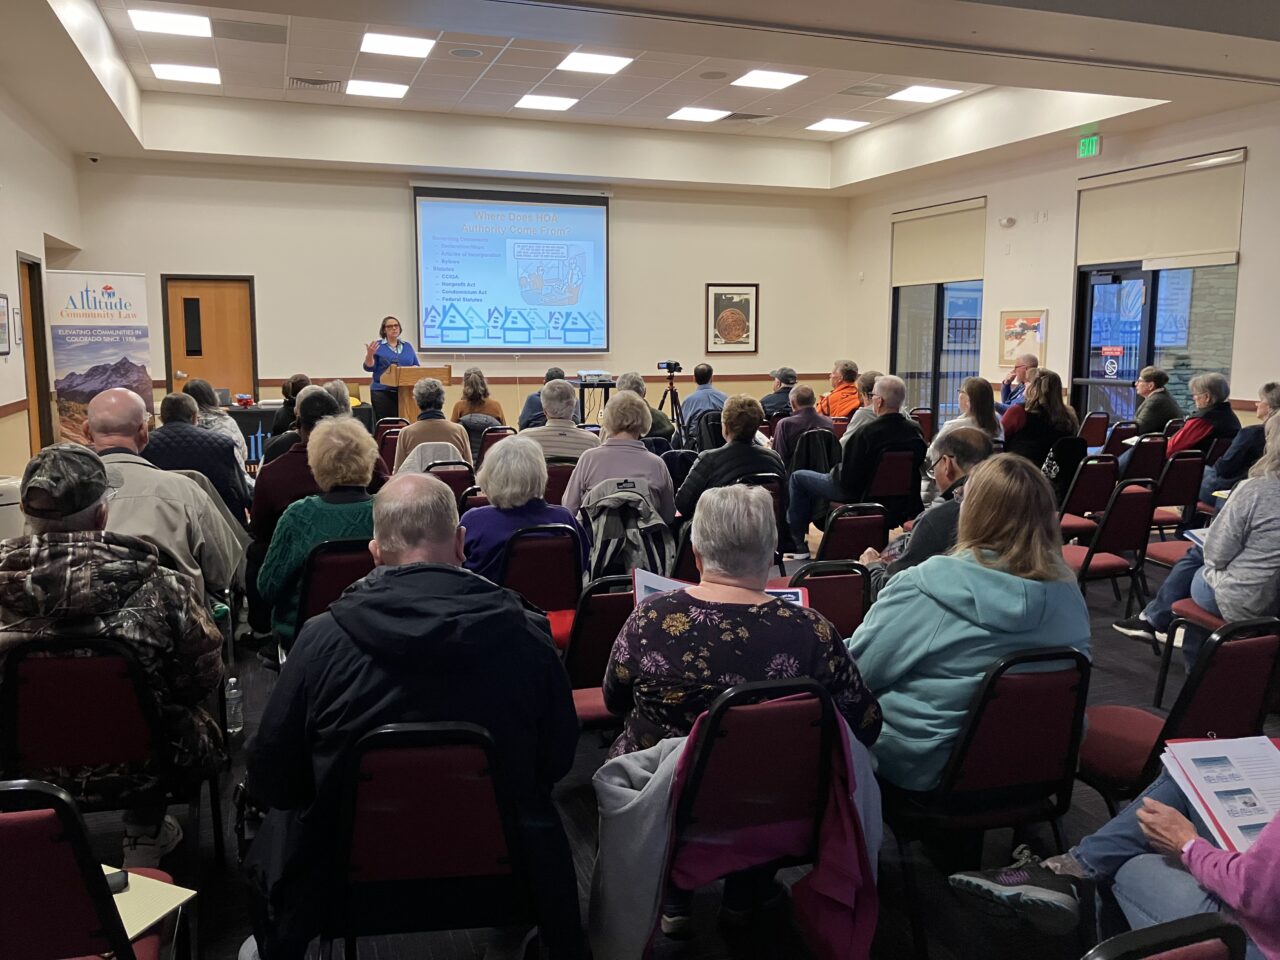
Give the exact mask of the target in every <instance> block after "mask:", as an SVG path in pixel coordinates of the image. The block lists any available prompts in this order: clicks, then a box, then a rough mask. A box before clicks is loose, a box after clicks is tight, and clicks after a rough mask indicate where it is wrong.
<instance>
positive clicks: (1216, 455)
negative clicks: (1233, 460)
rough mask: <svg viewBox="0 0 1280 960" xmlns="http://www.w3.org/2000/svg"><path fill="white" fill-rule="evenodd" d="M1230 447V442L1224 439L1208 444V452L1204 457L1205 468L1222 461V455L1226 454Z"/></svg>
mask: <svg viewBox="0 0 1280 960" xmlns="http://www.w3.org/2000/svg"><path fill="white" fill-rule="evenodd" d="M1230 446H1231V441H1230V440H1228V439H1227V438H1226V437H1219V438H1218V439H1217V440H1215V441H1213V443H1211V444H1209V452H1208V453H1206V454H1205V455H1204V465H1205V466H1206V467H1212V466H1213V465H1214V464H1215V463H1217V462H1218V461H1219V460H1220V459H1222V455H1223V454H1224V453H1226V452H1227V450H1228V449H1229V448H1230Z"/></svg>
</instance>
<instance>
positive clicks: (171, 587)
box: [0, 532, 222, 806]
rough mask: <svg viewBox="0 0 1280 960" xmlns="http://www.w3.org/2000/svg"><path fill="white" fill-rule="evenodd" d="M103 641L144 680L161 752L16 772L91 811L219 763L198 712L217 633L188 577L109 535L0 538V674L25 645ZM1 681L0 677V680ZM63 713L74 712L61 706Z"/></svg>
mask: <svg viewBox="0 0 1280 960" xmlns="http://www.w3.org/2000/svg"><path fill="white" fill-rule="evenodd" d="M77 638H101V639H107V640H113V641H116V642H117V643H120V644H123V645H124V646H126V647H128V648H129V649H130V650H131V651H132V652H133V655H134V656H135V657H136V658H137V660H138V663H139V664H140V665H141V667H142V670H143V671H144V673H145V674H146V677H147V679H148V681H149V686H150V689H151V694H152V696H153V697H154V701H153V702H154V704H155V708H156V714H157V716H158V717H159V718H160V723H161V726H162V729H163V741H162V746H161V751H162V755H161V756H160V757H158V758H157V762H156V763H153V764H148V765H146V766H145V767H139V766H136V765H135V766H130V767H127V768H124V767H114V766H113V767H109V768H103V767H94V768H76V769H70V768H59V769H56V770H49V771H23V772H24V775H27V776H38V777H39V778H40V779H44V780H50V781H52V782H54V783H57V784H58V785H60V786H62V787H63V788H65V789H66V790H67V791H68V792H70V793H71V795H72V796H73V797H75V798H76V800H77V801H79V802H81V803H87V804H93V805H95V806H112V805H117V804H119V805H125V804H130V803H135V802H145V800H146V797H147V796H148V795H150V794H152V793H154V792H155V791H157V790H159V789H163V788H168V787H173V786H174V785H175V783H176V781H177V780H179V779H185V778H186V777H187V776H189V775H191V776H195V777H197V778H198V777H200V776H201V775H202V774H204V773H205V772H206V771H207V770H208V769H209V768H210V766H211V765H212V764H215V763H217V762H219V761H220V759H221V749H222V738H221V733H220V731H219V728H218V725H217V723H216V722H215V721H214V720H213V718H212V717H210V715H209V714H208V713H207V712H206V711H205V709H204V707H203V706H202V704H203V702H204V701H205V699H206V698H207V697H208V696H209V694H210V693H211V692H213V691H214V690H216V689H217V687H218V684H219V683H220V682H221V681H222V657H221V635H220V633H219V631H218V628H217V627H216V626H215V625H214V623H213V621H212V620H211V619H210V617H209V614H208V613H207V611H206V610H205V608H204V604H203V603H202V601H201V599H200V594H199V591H198V590H197V589H196V586H195V584H194V582H193V581H192V580H191V578H190V577H188V576H186V575H185V574H182V573H177V572H175V571H171V570H167V569H165V568H164V567H162V566H160V563H159V557H158V554H157V551H156V548H155V547H154V546H152V545H151V544H149V543H147V542H146V541H144V540H139V539H137V538H136V537H129V536H124V535H122V534H118V533H110V532H83V533H57V534H45V535H39V536H30V537H16V538H14V539H11V540H3V541H0V671H2V670H3V664H4V659H5V655H6V654H7V653H8V652H9V651H11V650H13V649H15V648H16V647H18V646H20V645H22V644H24V643H27V642H30V641H45V642H48V641H53V642H57V643H65V644H66V649H67V650H68V651H69V652H73V653H74V651H75V650H76V646H75V641H76V639H77ZM0 675H2V674H0ZM67 706H68V709H72V710H74V709H75V706H74V704H68V705H67Z"/></svg>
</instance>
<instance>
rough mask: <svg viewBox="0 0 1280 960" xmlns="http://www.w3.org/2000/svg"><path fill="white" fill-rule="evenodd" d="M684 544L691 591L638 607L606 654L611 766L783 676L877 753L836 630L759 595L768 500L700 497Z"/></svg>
mask: <svg viewBox="0 0 1280 960" xmlns="http://www.w3.org/2000/svg"><path fill="white" fill-rule="evenodd" d="M734 399H735V400H736V399H739V398H737V397H735V398H734ZM742 399H748V400H751V402H752V403H756V404H757V405H758V402H757V401H756V400H754V399H753V398H750V397H746V398H742ZM730 402H731V403H732V402H733V401H732V400H731V401H730ZM691 533H692V541H693V554H694V558H695V559H696V561H697V564H698V572H699V575H700V579H699V582H698V583H697V585H695V586H689V587H686V588H684V589H683V590H673V591H672V592H670V593H662V594H658V595H657V596H654V597H650V598H649V599H647V600H644V601H642V602H641V603H640V604H639V605H637V606H636V608H635V610H634V611H632V613H631V616H630V617H628V618H627V622H626V625H625V626H624V627H623V628H622V632H621V633H619V634H618V639H617V640H616V641H615V642H614V644H613V651H612V653H611V654H610V656H609V665H608V667H607V668H606V669H605V674H604V699H605V703H606V704H607V705H608V707H609V709H610V710H612V711H613V712H614V713H616V714H618V715H619V716H622V717H623V718H624V720H623V728H622V734H621V735H620V736H619V737H618V739H617V740H615V741H614V744H613V747H612V749H611V750H610V751H609V755H610V756H611V757H616V756H618V755H620V754H623V753H631V752H632V751H634V750H643V749H645V748H646V747H651V746H653V745H654V744H655V743H657V742H658V741H659V740H662V739H664V738H666V737H683V736H686V735H687V734H688V733H689V731H690V729H692V727H693V722H694V721H695V720H696V719H697V718H698V715H699V714H701V713H702V712H703V711H705V710H709V709H710V708H711V704H712V703H713V702H714V701H715V699H716V697H718V696H719V695H720V694H722V693H723V692H724V691H725V690H728V689H729V688H730V687H733V686H736V685H738V684H740V683H747V682H748V681H751V680H780V679H784V678H790V677H812V678H813V679H814V680H817V681H818V683H820V684H822V685H823V686H824V687H826V688H827V690H828V691H829V692H830V693H831V697H832V699H833V700H834V701H835V705H836V708H837V709H838V710H839V711H840V713H841V715H843V717H844V718H845V720H847V721H848V723H849V727H850V729H851V730H852V731H853V733H854V736H856V737H857V738H858V739H859V740H861V741H862V742H863V743H864V744H867V745H868V746H870V745H871V744H872V743H874V742H875V739H876V737H877V735H878V734H879V732H880V710H879V707H878V706H877V705H876V700H875V697H873V696H871V695H870V694H869V693H868V692H867V689H866V687H865V686H864V684H863V682H862V678H861V677H860V676H859V674H858V666H857V664H856V663H855V661H854V660H852V659H850V657H849V654H848V652H847V651H846V650H845V649H844V645H843V644H842V643H841V642H840V638H839V636H838V635H837V633H836V630H835V628H834V627H833V626H832V625H831V624H830V623H829V622H828V621H827V620H826V619H825V618H824V617H823V616H822V614H820V613H818V612H817V611H816V610H810V609H806V608H801V607H796V606H794V605H792V604H790V603H788V602H786V601H785V600H780V599H778V598H776V597H772V596H770V595H769V594H767V593H765V592H764V587H765V583H766V582H767V581H768V579H769V571H770V567H771V566H772V564H773V554H774V548H775V546H776V544H777V540H778V534H777V524H776V523H775V522H774V519H773V500H772V498H771V497H770V496H769V493H768V491H767V490H764V489H763V488H761V487H750V486H746V485H745V484H739V485H737V486H732V487H719V488H716V489H714V490H708V491H707V492H706V493H705V494H704V495H703V498H702V502H701V503H700V504H699V505H698V512H697V514H696V515H695V516H694V518H693V528H692V531H691Z"/></svg>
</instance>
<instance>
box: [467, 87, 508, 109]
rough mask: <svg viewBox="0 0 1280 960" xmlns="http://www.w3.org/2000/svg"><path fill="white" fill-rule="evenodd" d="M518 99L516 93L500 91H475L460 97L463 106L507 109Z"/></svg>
mask: <svg viewBox="0 0 1280 960" xmlns="http://www.w3.org/2000/svg"><path fill="white" fill-rule="evenodd" d="M519 99H520V95H518V94H509V95H507V94H500V93H484V92H481V91H478V90H477V91H475V92H473V93H468V94H467V95H466V96H465V97H463V98H462V105H463V106H470V107H489V108H501V109H507V108H510V107H513V106H515V103H516V101H517V100H519Z"/></svg>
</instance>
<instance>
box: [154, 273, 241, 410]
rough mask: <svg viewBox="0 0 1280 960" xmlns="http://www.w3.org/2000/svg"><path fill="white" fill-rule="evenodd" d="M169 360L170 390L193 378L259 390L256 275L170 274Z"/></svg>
mask: <svg viewBox="0 0 1280 960" xmlns="http://www.w3.org/2000/svg"><path fill="white" fill-rule="evenodd" d="M163 285H164V314H165V318H164V319H165V332H166V337H165V360H166V365H167V367H168V370H169V389H170V390H181V389H182V387H183V385H184V384H185V383H186V382H187V381H188V380H191V379H195V378H199V379H201V380H207V381H209V383H210V385H212V386H213V387H214V389H218V388H220V387H225V388H227V389H228V390H230V391H231V395H232V396H233V397H234V396H235V395H236V394H237V393H248V394H254V395H256V392H257V391H256V387H257V364H256V359H257V358H256V356H255V353H254V329H253V280H252V279H250V278H243V279H229V280H224V279H201V278H198V277H191V278H186V277H165V278H163Z"/></svg>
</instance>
